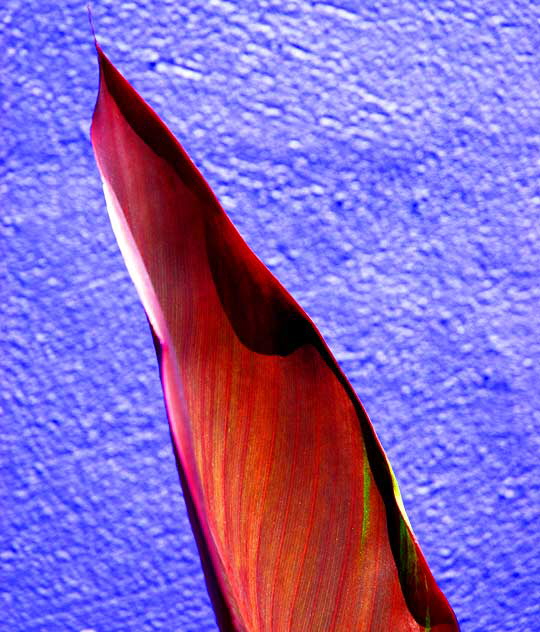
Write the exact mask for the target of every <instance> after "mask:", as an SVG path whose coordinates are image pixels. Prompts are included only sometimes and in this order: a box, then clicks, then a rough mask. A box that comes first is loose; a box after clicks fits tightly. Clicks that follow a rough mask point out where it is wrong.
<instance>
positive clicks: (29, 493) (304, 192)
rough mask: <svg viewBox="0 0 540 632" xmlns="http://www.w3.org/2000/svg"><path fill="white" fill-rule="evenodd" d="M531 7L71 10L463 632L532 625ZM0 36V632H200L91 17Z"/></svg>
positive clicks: (275, 4) (203, 614)
mask: <svg viewBox="0 0 540 632" xmlns="http://www.w3.org/2000/svg"><path fill="white" fill-rule="evenodd" d="M535 4H536V3H533V2H530V3H526V2H508V1H507V0H489V1H487V0H479V1H476V2H473V3H465V2H463V3H461V2H455V1H453V0H447V1H441V2H422V1H421V0H414V1H411V2H397V1H396V2H364V1H362V2H360V1H355V2H353V1H352V0H349V1H346V0H329V1H325V2H308V1H303V2H300V1H290V2H287V1H286V0H267V1H262V0H261V1H259V2H255V1H249V0H245V1H239V2H230V1H220V0H210V1H205V2H202V1H200V0H186V1H185V2H174V1H172V0H170V1H166V2H149V3H148V2H142V1H141V0H136V1H133V2H125V3H118V2H112V1H111V0H109V1H107V2H101V1H99V0H96V1H95V2H93V3H92V8H93V14H94V22H95V26H96V30H97V33H98V37H99V40H100V42H101V43H102V45H103V47H104V49H105V51H106V52H107V53H108V54H109V55H110V57H111V59H112V60H113V62H114V63H115V64H116V65H117V66H118V67H119V68H120V69H121V71H122V72H123V73H124V74H125V75H126V76H127V77H128V79H129V80H130V81H131V82H132V83H133V84H134V86H135V87H136V88H137V89H138V90H139V91H140V92H141V93H142V94H143V95H144V96H145V97H146V98H147V99H148V101H149V102H150V103H151V104H152V105H153V106H154V107H155V108H156V109H157V111H158V112H159V113H160V115H161V116H162V117H163V118H164V120H165V121H166V122H167V123H168V124H169V126H170V127H171V128H172V129H173V131H174V132H175V133H176V134H177V135H178V136H179V138H180V139H181V141H182V142H183V143H184V145H185V147H186V149H187V150H188V152H189V153H190V154H191V155H192V157H193V158H194V160H195V161H196V162H197V164H198V165H199V166H200V167H201V169H202V171H203V173H204V174H205V176H206V177H207V179H208V180H209V182H210V184H211V185H212V187H214V189H215V191H216V192H217V194H218V196H219V197H220V199H221V200H222V202H223V204H224V206H225V208H226V209H227V210H228V211H229V213H230V215H231V217H232V219H233V220H234V221H235V223H236V224H237V226H238V227H239V228H240V230H241V232H242V233H243V235H244V236H245V237H246V239H247V240H248V242H249V243H250V245H251V246H252V247H253V248H254V249H255V251H256V252H257V253H258V254H259V255H260V256H261V257H262V258H263V259H264V260H265V262H266V263H267V264H268V265H269V267H270V268H271V269H272V270H273V271H274V272H275V273H276V274H277V275H278V277H279V278H280V279H281V280H282V281H283V282H284V283H285V285H286V286H287V287H288V288H289V289H290V290H291V291H292V292H293V294H294V295H295V296H296V297H297V298H298V299H299V301H300V302H301V303H302V305H303V306H304V307H305V308H306V310H307V311H308V313H309V314H310V315H311V316H312V317H313V318H314V320H315V322H316V323H317V324H318V325H319V327H320V329H321V330H322V332H323V334H324V335H325V337H326V339H327V340H328V342H329V344H330V346H331V347H332V349H333V350H334V352H335V353H336V355H337V358H338V359H339V361H340V362H341V364H342V366H343V367H344V369H345V371H346V373H347V374H348V376H349V377H350V378H351V380H352V381H353V384H354V386H355V388H356V389H357V391H358V393H359V394H360V397H361V398H362V401H363V402H364V404H365V406H366V408H367V410H368V412H369V413H370V415H371V417H372V419H373V421H374V424H375V426H376V429H377V431H378V433H379V436H380V438H381V440H382V442H383V445H384V446H385V448H386V449H387V452H388V454H389V457H390V460H391V462H392V464H393V466H394V469H395V471H396V474H397V476H398V479H399V481H400V483H401V489H402V493H403V496H404V500H405V504H406V507H407V509H408V513H409V516H410V518H411V521H412V523H413V526H414V528H415V531H416V534H417V536H418V538H419V540H420V542H421V544H422V546H423V549H424V552H425V553H426V556H427V558H428V560H429V562H430V564H431V566H432V569H433V571H434V573H435V575H436V577H437V579H438V581H439V582H440V584H441V586H442V588H443V590H444V591H445V592H446V594H447V596H448V598H449V599H450V601H451V603H452V605H453V606H454V609H455V610H456V613H457V615H458V617H459V619H460V621H461V623H462V627H463V630H464V632H471V631H473V630H479V631H482V632H514V631H515V630H520V632H525V631H531V632H534V631H536V630H538V629H540V606H539V604H540V579H539V578H540V555H539V550H540V529H539V524H540V484H539V480H540V464H539V457H538V453H539V447H540V446H539V443H540V441H539V435H540V433H539V430H540V392H539V388H538V384H539V382H540V380H539V378H540V342H539V334H540V310H539V302H540V288H539V274H538V273H539V264H540V230H539V208H540V184H539V175H540V132H539V130H540V84H539V76H540V75H539V72H538V68H539V65H540V52H539V50H540V28H539V19H540V9H538V7H537V6H534V5H535ZM0 38H1V43H2V60H3V61H2V71H1V74H0V81H1V95H2V96H1V107H2V113H1V118H0V133H1V140H2V142H1V143H0V152H1V181H0V187H1V188H0V196H1V212H0V231H1V241H0V244H1V246H0V248H1V261H2V263H1V264H0V266H1V267H0V274H1V277H2V278H1V284H0V310H1V314H0V317H1V318H2V329H1V334H2V348H1V356H0V378H1V389H2V400H3V402H2V405H3V409H4V412H3V416H2V420H1V422H0V612H1V613H2V614H1V615H0V630H2V632H3V631H4V630H5V631H6V632H61V631H65V630H69V631H76V632H81V631H83V630H95V632H123V631H131V630H133V631H137V632H149V631H154V630H156V631H157V630H159V631H163V632H171V631H191V632H199V631H204V630H215V624H214V623H213V615H212V611H211V608H210V606H209V602H208V598H207V596H206V591H205V588H204V582H203V579H202V574H201V570H200V566H199V562H198V557H197V554H196V550H195V546H194V543H193V540H192V537H191V534H190V530H189V526H188V522H187V518H186V513H185V509H184V506H183V501H182V498H181V493H180V489H179V485H178V483H177V476H176V471H175V466H174V460H173V456H172V453H171V449H170V446H169V438H168V431H167V425H166V420H165V416H164V410H163V405H162V399H161V390H160V385H159V380H158V373H157V369H156V362H155V359H154V352H153V348H152V344H151V339H150V335H149V332H148V330H147V325H146V320H145V317H144V314H143V312H142V309H141V307H140V305H139V302H138V300H137V297H136V294H135V291H134V289H133V287H132V285H131V283H130V281H129V279H128V276H127V272H126V271H125V268H124V265H123V262H122V260H121V258H120V255H119V253H118V249H117V246H116V244H115V242H114V238H113V235H112V231H111V229H110V227H109V224H108V219H107V216H106V212H105V205H104V200H103V196H102V192H101V188H100V183H99V178H98V174H97V171H96V168H95V165H94V161H93V157H92V155H91V148H90V144H89V140H88V130H89V123H90V117H91V113H92V108H93V102H94V99H95V93H96V87H97V69H96V59H95V55H94V52H93V49H92V39H91V35H90V30H89V27H88V20H87V16H86V9H85V6H84V3H80V2H71V1H68V0H60V1H58V2H52V1H50V0H48V1H45V2H37V0H29V1H27V2H23V1H22V0H5V1H4V3H3V5H2V8H1V9H0ZM5 262H7V265H5Z"/></svg>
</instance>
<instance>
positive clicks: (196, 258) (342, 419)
mask: <svg viewBox="0 0 540 632" xmlns="http://www.w3.org/2000/svg"><path fill="white" fill-rule="evenodd" d="M96 46H97V44H96ZM97 53H98V58H99V67H100V86H99V95H98V99H97V103H96V108H95V112H94V117H93V121H92V143H93V147H94V152H95V156H96V160H97V164H98V168H99V172H100V175H101V178H102V182H103V188H104V192H105V198H106V202H107V208H108V211H109V215H110V219H111V223H112V226H113V229H114V232H115V235H116V238H117V240H118V244H119V246H120V249H121V251H122V254H123V256H124V259H125V262H126V265H127V268H128V270H129V272H130V275H131V277H132V279H133V282H134V284H135V286H136V288H137V291H138V293H139V296H140V299H141V301H142V303H143V305H144V308H145V310H146V313H147V316H148V320H149V323H150V326H151V329H152V333H153V336H154V343H155V346H156V351H157V355H158V360H159V366H160V372H161V380H162V385H163V390H164V397H165V403H166V408H167V414H168V419H169V426H170V431H171V437H172V442H173V447H174V451H175V455H176V460H177V466H178V471H179V474H180V479H181V483H182V488H183V491H184V497H185V500H186V503H187V507H188V512H189V516H190V520H191V524H192V527H193V530H194V533H195V537H196V540H197V544H198V547H199V551H200V554H201V560H202V564H203V569H204V572H205V577H206V582H207V586H208V589H209V593H210V596H211V599H212V602H213V605H214V609H215V612H216V618H217V622H218V625H219V627H220V629H221V630H224V631H235V632H240V631H246V632H247V631H249V632H263V631H268V632H269V631H272V632H281V631H290V630H297V631H300V630H313V631H319V632H323V631H324V632H326V631H329V632H333V631H342V632H353V631H354V632H363V631H365V632H368V631H370V632H389V631H399V632H402V631H403V632H416V631H421V630H422V631H426V630H430V631H433V632H454V631H456V630H458V629H459V628H458V624H457V621H456V618H455V615H454V613H453V611H452V609H451V607H450V606H449V604H448V602H447V600H446V598H445V597H444V595H443V594H442V592H441V590H440V589H439V587H438V586H437V584H436V582H435V580H434V578H433V576H432V574H431V572H430V570H429V568H428V566H427V563H426V561H425V559H424V556H423V554H422V552H421V550H420V548H419V546H418V544H417V542H416V540H415V538H414V535H413V533H412V530H411V527H410V525H409V522H408V520H407V517H406V514H405V510H404V508H403V506H402V503H401V499H400V496H399V490H398V487H397V483H396V480H395V478H394V475H393V473H392V470H391V468H390V465H389V463H388V461H387V459H386V456H385V454H384V451H383V449H382V447H381V445H380V443H379V440H378V439H377V436H376V435H375V431H374V429H373V427H372V425H371V422H370V420H369V418H368V416H367V414H366V412H365V411H364V409H363V407H362V405H361V403H360V401H359V400H358V398H357V396H356V394H355V393H354V391H353V389H352V387H351V385H350V383H349V382H348V380H347V378H346V377H345V376H344V374H343V373H342V371H341V369H340V368H339V366H338V364H337V363H336V361H335V359H334V358H333V356H332V354H331V352H330V350H329V349H328V347H327V345H326V343H325V342H324V340H323V338H322V337H321V335H320V333H319V332H318V331H317V329H316V328H315V326H314V325H313V323H312V322H311V320H310V319H309V317H308V316H307V315H306V314H305V312H304V311H303V310H302V309H301V308H300V306H299V305H298V304H297V303H296V301H295V300H294V299H293V298H292V296H291V295H290V294H289V293H288V292H287V291H286V290H285V289H284V288H283V287H282V286H281V284H280V283H279V282H278V281H277V280H276V278H275V277H274V276H273V275H272V274H271V273H270V271H269V270H268V269H267V268H266V267H265V266H264V265H263V263H262V262H261V261H260V260H259V259H258V258H257V257H256V256H255V255H254V254H253V252H252V251H251V250H250V249H249V248H248V246H247V245H246V243H245V242H244V240H243V239H242V237H241V236H240V234H239V233H238V232H237V230H236V229H235V228H234V226H233V224H232V223H231V221H230V220H229V218H228V217H227V215H226V214H225V212H224V211H223V209H222V208H221V206H220V204H219V202H218V200H217V199H216V197H215V195H214V194H213V193H212V191H211V190H210V188H209V186H208V185H207V183H206V182H205V180H204V179H203V177H202V176H201V174H200V173H199V171H198V170H197V168H196V167H195V166H194V164H193V163H192V162H191V160H190V159H189V157H188V156H187V154H186V153H185V151H184V150H183V148H182V147H181V146H180V144H179V142H178V141H177V140H176V139H175V138H174V136H173V135H172V134H171V132H170V131H169V130H168V129H167V127H166V126H165V125H164V124H163V123H162V122H161V120H160V119H159V117H158V116H157V115H156V114H155V112H154V111H153V110H152V109H151V108H150V107H149V106H148V105H147V104H146V103H145V102H144V101H143V99H142V98H141V97H140V96H139V95H138V94H137V93H136V92H135V90H134V89H133V88H132V87H131V86H130V85H129V83H128V82H127V81H126V80H125V79H124V78H123V77H122V76H121V75H120V73H119V72H118V71H117V70H116V69H115V67H114V66H113V65H112V64H111V62H110V61H109V59H108V58H107V57H106V56H105V54H104V53H103V51H102V50H101V49H100V47H99V46H97Z"/></svg>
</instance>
